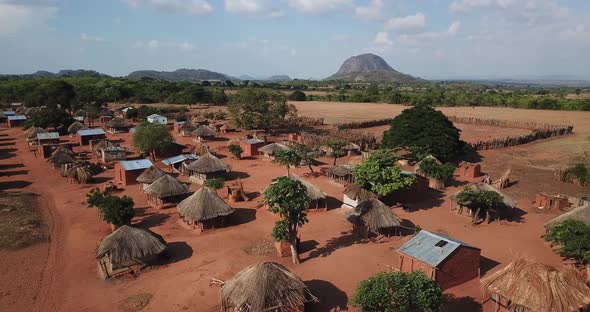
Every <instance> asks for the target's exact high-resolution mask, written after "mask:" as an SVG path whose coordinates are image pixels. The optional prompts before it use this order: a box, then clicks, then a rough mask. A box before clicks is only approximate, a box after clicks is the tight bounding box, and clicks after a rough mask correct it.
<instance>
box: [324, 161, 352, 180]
mask: <svg viewBox="0 0 590 312" xmlns="http://www.w3.org/2000/svg"><path fill="white" fill-rule="evenodd" d="M352 169H354V166H353V165H351V164H344V165H338V166H334V167H332V168H330V169H328V172H329V173H330V174H333V175H335V176H339V177H344V176H346V175H349V174H352Z"/></svg>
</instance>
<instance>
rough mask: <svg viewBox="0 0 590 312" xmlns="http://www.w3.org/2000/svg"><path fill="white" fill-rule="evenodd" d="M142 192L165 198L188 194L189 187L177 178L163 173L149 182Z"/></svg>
mask: <svg viewBox="0 0 590 312" xmlns="http://www.w3.org/2000/svg"><path fill="white" fill-rule="evenodd" d="M144 192H145V193H147V194H148V195H150V196H152V197H155V198H166V197H172V196H180V195H184V194H188V193H190V189H189V188H188V186H187V185H186V184H184V183H182V182H180V181H179V180H178V179H177V178H175V177H173V176H171V175H169V174H165V175H163V176H162V177H160V178H159V179H157V180H156V181H154V182H153V183H152V184H150V186H148V187H147V188H146V189H145V190H144Z"/></svg>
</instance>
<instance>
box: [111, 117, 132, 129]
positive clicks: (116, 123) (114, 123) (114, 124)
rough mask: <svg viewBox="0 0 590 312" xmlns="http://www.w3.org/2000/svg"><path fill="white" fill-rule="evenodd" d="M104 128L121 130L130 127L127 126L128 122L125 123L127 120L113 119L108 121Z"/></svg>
mask: <svg viewBox="0 0 590 312" xmlns="http://www.w3.org/2000/svg"><path fill="white" fill-rule="evenodd" d="M106 126H107V128H112V129H121V128H129V127H131V125H130V124H129V121H127V119H125V118H121V117H115V118H113V119H111V120H109V121H108V122H107V123H106Z"/></svg>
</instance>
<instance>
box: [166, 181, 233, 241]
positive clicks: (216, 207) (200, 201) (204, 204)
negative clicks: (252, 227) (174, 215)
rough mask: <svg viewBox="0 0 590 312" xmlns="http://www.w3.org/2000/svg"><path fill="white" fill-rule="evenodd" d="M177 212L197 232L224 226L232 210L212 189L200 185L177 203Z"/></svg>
mask: <svg viewBox="0 0 590 312" xmlns="http://www.w3.org/2000/svg"><path fill="white" fill-rule="evenodd" d="M177 208H178V213H179V214H180V217H181V218H182V220H184V222H186V224H188V225H192V227H193V229H195V230H198V232H199V233H200V232H203V231H205V230H210V229H216V228H220V227H223V226H225V224H226V219H227V217H228V216H229V215H231V214H232V213H233V212H234V209H233V208H232V207H230V206H229V205H228V204H227V203H226V202H225V201H224V200H223V199H222V198H221V197H219V195H218V194H217V192H215V191H214V190H212V189H210V188H208V187H202V188H201V189H200V190H198V191H196V192H195V193H194V194H193V195H191V196H189V197H187V198H186V199H185V200H183V201H182V202H180V203H179V204H178V205H177Z"/></svg>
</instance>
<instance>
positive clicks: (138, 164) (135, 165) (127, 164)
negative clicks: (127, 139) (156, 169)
mask: <svg viewBox="0 0 590 312" xmlns="http://www.w3.org/2000/svg"><path fill="white" fill-rule="evenodd" d="M120 164H121V168H123V170H125V171H133V170H142V169H147V168H149V167H151V166H153V165H154V164H152V162H151V161H150V160H149V159H136V160H123V161H121V162H120Z"/></svg>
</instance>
